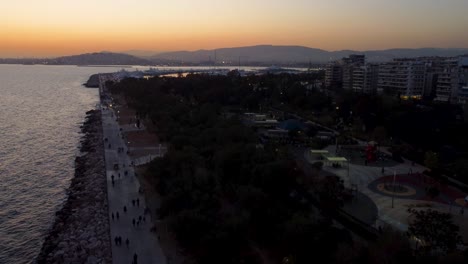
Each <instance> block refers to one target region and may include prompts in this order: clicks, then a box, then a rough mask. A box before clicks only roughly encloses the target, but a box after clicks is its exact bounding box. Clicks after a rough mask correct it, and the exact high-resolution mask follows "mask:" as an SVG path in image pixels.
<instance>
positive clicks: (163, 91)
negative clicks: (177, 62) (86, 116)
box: [108, 72, 435, 263]
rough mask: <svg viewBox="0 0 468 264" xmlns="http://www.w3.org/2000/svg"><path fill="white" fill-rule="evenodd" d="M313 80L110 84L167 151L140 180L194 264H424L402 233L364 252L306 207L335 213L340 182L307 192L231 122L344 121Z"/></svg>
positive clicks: (388, 234)
mask: <svg viewBox="0 0 468 264" xmlns="http://www.w3.org/2000/svg"><path fill="white" fill-rule="evenodd" d="M319 77H320V76H319V75H318V74H317V75H315V74H314V75H311V74H303V75H288V74H282V75H263V76H249V77H242V78H241V77H240V76H238V74H237V73H236V72H232V73H230V74H229V75H228V76H205V75H188V76H187V77H186V78H152V79H149V80H144V79H125V80H122V81H121V82H120V83H117V84H111V83H108V87H110V89H111V91H112V92H113V93H115V94H119V95H122V96H123V97H124V98H125V101H126V102H127V103H128V105H129V106H130V107H132V108H134V109H136V111H137V115H139V117H140V118H142V119H143V120H146V123H148V124H149V125H150V126H149V127H150V128H151V130H153V131H154V132H155V133H157V134H158V136H159V137H160V138H161V139H162V140H164V141H166V142H168V143H170V148H169V151H168V153H167V155H166V156H165V157H164V158H161V159H157V160H154V161H153V162H152V163H151V164H150V166H149V168H148V170H147V175H146V177H147V178H148V179H149V180H150V181H151V182H152V184H153V185H154V188H155V189H156V190H157V192H158V193H159V194H160V195H161V197H162V201H161V207H160V210H159V215H160V217H161V218H164V219H165V220H167V221H168V222H169V223H170V228H171V230H172V231H173V232H174V233H175V234H176V237H177V239H178V241H179V243H180V245H181V246H182V247H183V248H184V249H185V250H186V252H187V253H188V254H190V255H191V256H193V257H194V259H195V260H196V262H197V263H281V262H283V263H379V262H382V261H383V260H385V261H384V262H385V263H404V262H407V261H413V262H416V263H417V262H418V260H421V262H425V261H426V260H423V259H420V258H416V257H415V256H413V254H412V251H411V248H410V246H409V242H408V240H407V238H406V236H404V235H401V234H399V233H398V232H394V231H392V230H384V231H383V234H382V235H381V236H380V237H379V238H378V239H377V241H376V242H375V243H373V244H372V245H371V246H368V245H367V244H366V243H362V242H360V241H355V240H354V239H352V236H351V234H350V233H349V232H348V231H347V230H345V229H341V228H338V227H336V225H334V222H333V220H332V219H330V218H329V217H327V216H326V215H328V214H326V213H324V212H321V211H320V210H318V209H317V208H316V207H314V206H313V205H312V204H311V202H310V201H309V200H308V199H307V198H306V197H309V196H308V195H307V194H310V193H311V192H312V193H313V196H314V197H317V201H318V203H319V207H320V208H324V207H329V208H330V207H331V208H332V209H333V208H336V207H339V206H340V205H341V202H340V201H341V199H342V197H340V195H339V194H338V193H331V192H335V191H337V190H340V189H341V188H337V185H336V182H333V183H331V186H330V180H329V179H328V180H327V181H325V182H313V184H312V186H311V184H310V183H309V182H308V181H304V180H303V179H304V178H307V177H305V175H304V174H303V172H302V170H301V169H299V168H298V167H297V164H296V162H295V161H294V159H293V158H292V157H291V156H290V155H289V154H288V151H287V149H286V148H285V147H282V146H280V145H275V144H273V143H271V144H262V145H260V144H258V140H257V136H256V134H255V132H254V131H253V130H251V129H250V128H248V127H246V126H244V124H243V123H242V122H241V120H239V118H238V116H237V115H235V114H232V113H233V112H236V111H238V112H241V110H242V111H255V110H267V109H269V107H276V106H279V107H283V108H287V109H300V110H301V113H303V114H310V113H312V112H313V113H314V115H317V114H318V113H321V114H323V115H325V114H329V117H330V118H331V119H339V118H344V115H342V114H340V113H339V111H336V110H335V109H336V108H335V106H336V105H337V104H340V106H343V105H344V103H345V101H346V100H348V98H347V99H346V100H344V101H343V102H339V101H338V103H336V101H335V98H336V95H325V94H324V93H322V92H320V91H318V90H316V89H307V88H306V85H304V82H307V81H310V80H313V79H315V78H319ZM371 103H372V100H371ZM228 110H229V111H228ZM348 118H349V117H348ZM378 125H379V123H376V124H375V126H376V127H377V126H378ZM337 192H338V191H337ZM434 261H435V260H434ZM432 263H435V262H432Z"/></svg>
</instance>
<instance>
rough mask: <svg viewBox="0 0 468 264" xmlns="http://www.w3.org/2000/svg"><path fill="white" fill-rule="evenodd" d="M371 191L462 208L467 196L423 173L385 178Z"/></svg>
mask: <svg viewBox="0 0 468 264" xmlns="http://www.w3.org/2000/svg"><path fill="white" fill-rule="evenodd" d="M369 189H370V190H372V191H374V192H376V193H379V194H381V195H385V196H394V197H395V198H404V199H414V200H421V201H428V202H439V203H442V204H446V205H454V206H462V207H465V206H467V205H468V204H466V202H465V197H466V196H467V194H465V193H464V192H462V191H460V190H458V189H457V188H455V187H453V186H450V185H448V184H444V183H441V182H438V181H436V180H434V179H433V178H431V177H429V176H427V175H424V174H422V173H408V174H398V175H395V176H383V177H381V178H379V179H377V180H375V181H373V182H371V183H370V184H369Z"/></svg>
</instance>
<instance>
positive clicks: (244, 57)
mask: <svg viewBox="0 0 468 264" xmlns="http://www.w3.org/2000/svg"><path fill="white" fill-rule="evenodd" d="M350 54H365V55H366V57H367V60H368V61H369V62H384V61H389V60H391V59H393V58H400V57H422V56H442V57H450V56H458V55H464V54H468V49H440V48H421V49H388V50H371V51H353V50H341V51H326V50H321V49H314V48H308V47H303V46H272V45H260V46H249V47H238V48H222V49H215V50H197V51H175V52H165V53H160V54H156V55H154V56H151V57H150V59H151V60H162V59H163V60H170V61H179V62H189V63H195V62H209V61H212V62H214V60H215V57H216V63H217V64H222V62H223V61H224V62H225V63H230V64H237V63H239V61H240V62H241V64H246V63H248V62H261V63H273V64H274V63H308V62H309V61H310V62H312V63H325V62H328V61H331V60H337V59H341V58H343V57H346V56H348V55H350Z"/></svg>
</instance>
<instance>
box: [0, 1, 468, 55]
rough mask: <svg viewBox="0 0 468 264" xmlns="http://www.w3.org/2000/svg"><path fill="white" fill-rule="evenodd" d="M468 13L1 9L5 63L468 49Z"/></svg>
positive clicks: (363, 6) (319, 4)
mask: <svg viewBox="0 0 468 264" xmlns="http://www.w3.org/2000/svg"><path fill="white" fill-rule="evenodd" d="M466 10H468V1H466V0H445V1H438V0H392V1H384V0H352V1H349V0H327V1H314V0H292V1H280V0H238V1H220V0H219V1H213V0H199V1H194V0H172V1H155V0H81V1H70V0H42V1H36V0H16V1H10V2H6V3H2V8H1V9H0V25H2V26H1V27H0V40H1V41H0V56H2V57H40V56H60V55H68V54H78V53H85V52H96V51H102V50H106V51H115V52H118V51H126V50H150V51H156V52H157V51H173V50H197V49H214V48H223V47H235V46H248V45H258V44H273V45H302V46H308V47H313V48H321V49H325V50H341V49H354V50H370V49H387V48H420V47H440V48H451V47H457V48H468V32H467V31H466V29H465V27H466V26H467V25H468V16H467V15H466Z"/></svg>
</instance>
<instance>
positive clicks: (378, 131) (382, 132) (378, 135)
mask: <svg viewBox="0 0 468 264" xmlns="http://www.w3.org/2000/svg"><path fill="white" fill-rule="evenodd" d="M386 137H387V130H386V129H385V127H382V126H379V127H376V128H375V129H374V139H375V140H376V141H377V142H378V143H379V144H381V143H382V142H383V141H384V140H385V138H386Z"/></svg>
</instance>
